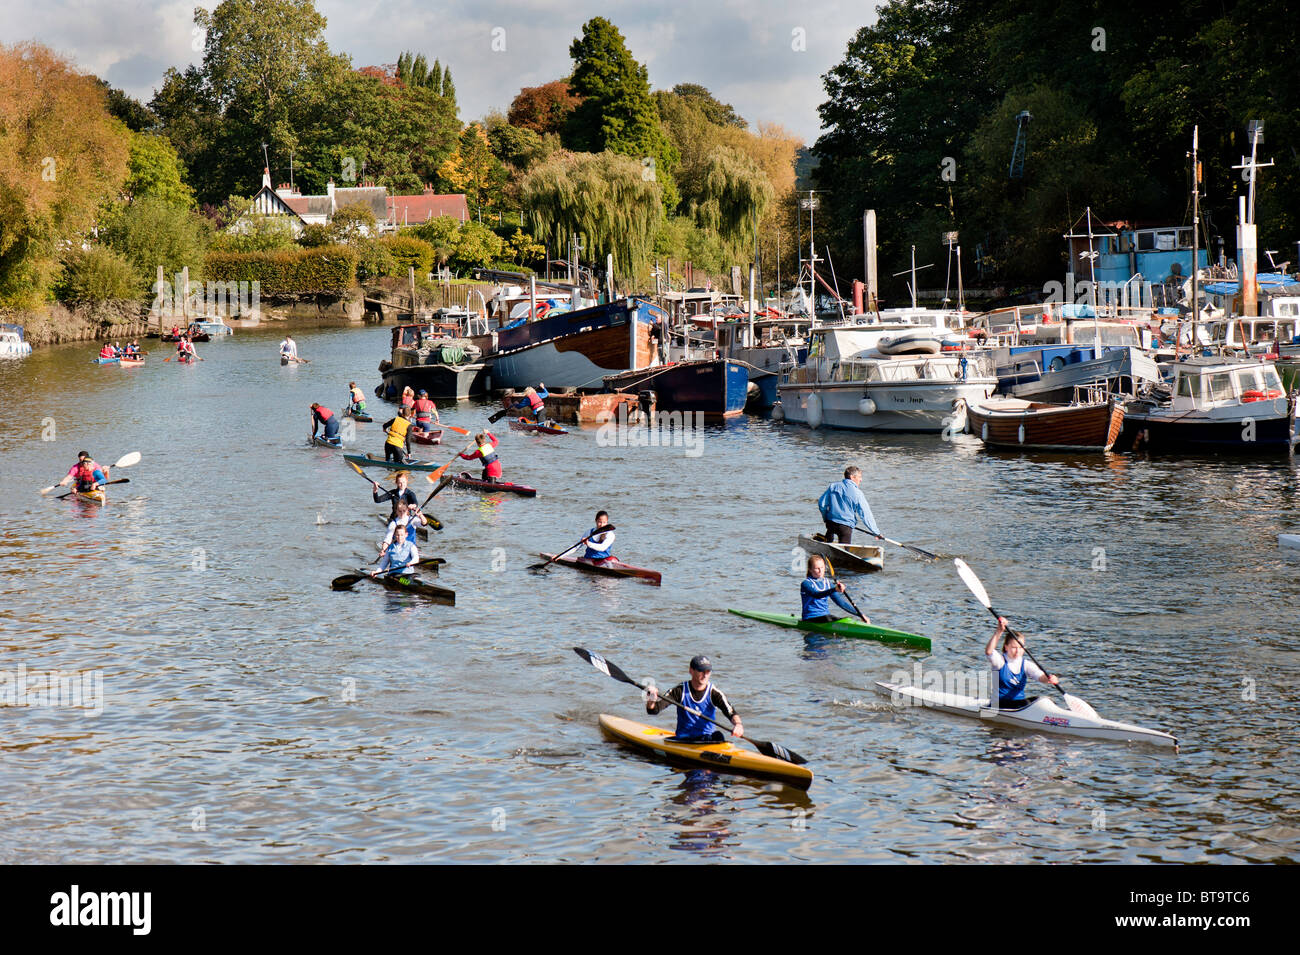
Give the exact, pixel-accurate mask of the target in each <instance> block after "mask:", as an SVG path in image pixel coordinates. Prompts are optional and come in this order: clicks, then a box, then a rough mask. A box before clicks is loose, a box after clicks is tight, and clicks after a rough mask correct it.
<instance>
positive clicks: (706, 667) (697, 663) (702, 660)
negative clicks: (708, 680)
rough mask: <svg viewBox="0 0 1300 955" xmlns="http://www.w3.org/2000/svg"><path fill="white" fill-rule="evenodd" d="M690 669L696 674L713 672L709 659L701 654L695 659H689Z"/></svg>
mask: <svg viewBox="0 0 1300 955" xmlns="http://www.w3.org/2000/svg"><path fill="white" fill-rule="evenodd" d="M691 669H692V670H694V671H695V672H696V673H710V672H712V670H713V664H712V663H710V662H709V658H708V657H706V656H704V655H703V654H701V655H700V656H697V657H691Z"/></svg>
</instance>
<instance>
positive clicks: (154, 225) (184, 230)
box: [100, 195, 210, 286]
mask: <svg viewBox="0 0 1300 955" xmlns="http://www.w3.org/2000/svg"><path fill="white" fill-rule="evenodd" d="M209 228H210V227H209V225H208V223H207V221H206V220H204V219H203V217H202V216H200V215H198V214H197V213H195V212H193V211H191V210H189V209H186V208H185V207H184V206H179V205H174V204H172V203H170V202H168V201H167V200H165V199H162V198H159V197H158V196H154V195H144V196H140V197H138V198H136V199H135V200H133V201H131V202H129V203H123V204H121V205H118V206H116V207H115V208H114V209H112V210H111V211H110V212H109V213H107V214H106V215H105V217H104V221H103V224H102V225H101V228H100V239H101V241H102V242H103V243H104V244H105V245H106V246H108V247H110V248H112V249H116V250H117V251H118V252H120V253H121V254H122V255H123V256H125V257H126V259H127V260H128V261H129V262H130V263H131V265H132V266H133V267H134V268H135V271H136V275H137V276H138V277H139V279H140V281H141V284H142V286H148V285H151V284H152V283H153V281H154V278H155V275H156V272H157V268H158V266H160V265H161V266H162V267H163V271H164V274H166V275H169V276H170V275H175V274H176V273H177V272H179V271H180V270H181V269H182V268H184V267H186V266H188V267H189V270H190V276H191V277H192V278H201V277H202V271H203V256H204V253H205V251H206V248H207V243H208V241H209Z"/></svg>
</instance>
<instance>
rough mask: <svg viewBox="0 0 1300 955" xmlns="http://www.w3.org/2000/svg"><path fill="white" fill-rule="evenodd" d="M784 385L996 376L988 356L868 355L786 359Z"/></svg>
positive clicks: (965, 378) (782, 372)
mask: <svg viewBox="0 0 1300 955" xmlns="http://www.w3.org/2000/svg"><path fill="white" fill-rule="evenodd" d="M780 374H781V382H782V383H783V384H834V383H837V382H862V383H864V384H888V383H891V382H908V381H966V380H968V379H971V378H992V377H994V375H993V367H992V362H991V361H990V360H989V358H988V356H985V355H972V356H963V357H956V356H947V355H945V356H939V355H935V356H933V357H927V358H921V359H899V358H864V359H853V358H849V359H844V360H841V361H830V360H829V359H825V358H822V359H810V360H809V361H808V363H807V364H805V365H797V366H796V365H795V364H793V363H792V362H785V363H782V365H781V370H780Z"/></svg>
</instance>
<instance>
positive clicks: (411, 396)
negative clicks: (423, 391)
mask: <svg viewBox="0 0 1300 955" xmlns="http://www.w3.org/2000/svg"><path fill="white" fill-rule="evenodd" d="M399 403H400V404H401V406H402V407H403V408H407V409H410V408H413V407H415V389H414V388H412V387H411V386H410V385H407V386H406V387H405V388H403V389H402V400H401V401H400V402H399Z"/></svg>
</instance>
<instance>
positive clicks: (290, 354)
mask: <svg viewBox="0 0 1300 955" xmlns="http://www.w3.org/2000/svg"><path fill="white" fill-rule="evenodd" d="M280 359H281V361H280V364H282V365H284V364H288V363H290V362H292V363H294V364H296V363H297V362H298V361H299V358H298V343H297V342H296V341H294V340H293V336H292V335H285V336H284V341H282V342H280Z"/></svg>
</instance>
